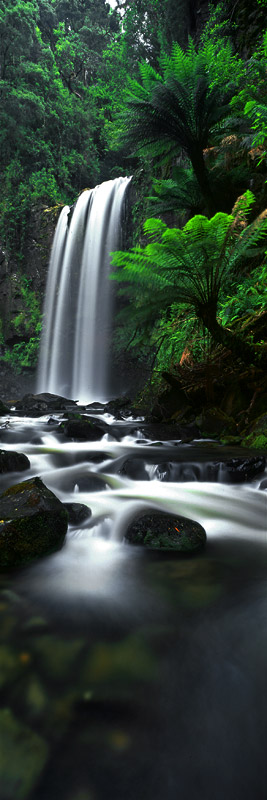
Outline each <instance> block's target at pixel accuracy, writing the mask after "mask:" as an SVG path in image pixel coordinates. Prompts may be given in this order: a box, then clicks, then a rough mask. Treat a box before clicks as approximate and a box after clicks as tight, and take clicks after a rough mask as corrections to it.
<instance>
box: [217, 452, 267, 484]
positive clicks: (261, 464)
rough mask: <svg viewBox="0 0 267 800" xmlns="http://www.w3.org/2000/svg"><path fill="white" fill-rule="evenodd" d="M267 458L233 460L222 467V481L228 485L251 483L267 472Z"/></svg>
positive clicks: (255, 457) (256, 457)
mask: <svg viewBox="0 0 267 800" xmlns="http://www.w3.org/2000/svg"><path fill="white" fill-rule="evenodd" d="M265 464H266V459H265V456H252V458H231V459H230V460H229V461H225V463H224V464H221V465H220V472H219V474H220V480H223V481H226V482H227V483H228V482H229V483H242V482H243V481H251V480H253V478H256V477H257V475H260V474H261V473H262V472H264V470H265Z"/></svg>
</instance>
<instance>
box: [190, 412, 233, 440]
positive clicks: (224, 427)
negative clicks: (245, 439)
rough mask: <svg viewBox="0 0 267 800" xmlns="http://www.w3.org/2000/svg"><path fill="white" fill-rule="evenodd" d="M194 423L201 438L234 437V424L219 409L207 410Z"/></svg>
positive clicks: (231, 418)
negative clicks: (223, 435)
mask: <svg viewBox="0 0 267 800" xmlns="http://www.w3.org/2000/svg"><path fill="white" fill-rule="evenodd" d="M196 423H197V425H198V427H199V429H200V431H201V433H202V434H203V436H217V437H219V436H220V434H221V433H222V434H224V433H225V434H230V435H232V434H233V435H234V434H235V433H236V427H237V426H236V423H235V421H234V419H233V417H229V416H228V414H225V412H224V411H222V410H221V409H220V408H216V407H215V408H208V409H206V410H205V411H203V413H202V414H200V415H199V416H198V417H197V418H196Z"/></svg>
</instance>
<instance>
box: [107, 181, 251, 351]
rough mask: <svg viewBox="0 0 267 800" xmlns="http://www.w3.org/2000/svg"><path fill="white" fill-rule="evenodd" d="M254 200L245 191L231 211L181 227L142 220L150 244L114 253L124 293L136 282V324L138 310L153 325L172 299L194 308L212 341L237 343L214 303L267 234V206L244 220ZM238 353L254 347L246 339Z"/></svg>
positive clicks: (190, 222) (134, 314)
mask: <svg viewBox="0 0 267 800" xmlns="http://www.w3.org/2000/svg"><path fill="white" fill-rule="evenodd" d="M253 203H254V197H253V195H252V193H251V192H250V191H247V192H246V194H245V195H244V196H243V197H241V198H239V200H238V201H237V203H236V205H235V207H234V209H233V212H232V214H231V215H229V214H224V213H222V212H219V213H217V214H215V216H213V217H212V218H211V219H210V220H209V219H207V217H204V216H203V215H196V216H194V217H192V218H191V219H190V220H189V221H188V222H187V223H186V225H185V226H184V227H183V228H182V229H179V228H168V227H167V225H166V224H165V223H164V222H162V221H161V220H159V219H149V220H147V221H146V223H145V225H144V231H145V233H146V234H147V236H148V237H149V239H150V242H149V244H147V245H146V246H145V247H135V248H133V249H132V250H130V251H129V252H117V253H115V254H114V256H113V261H112V263H113V265H114V266H116V267H117V272H116V273H114V274H113V278H115V279H116V280H118V281H119V282H126V284H127V285H126V288H125V294H126V296H127V295H128V296H130V297H131V296H132V294H133V291H132V290H133V287H136V286H137V290H136V306H135V307H133V308H132V314H133V316H134V317H135V318H136V321H137V324H138V323H140V321H142V313H143V314H144V317H143V319H144V320H145V321H146V324H148V323H149V322H150V324H152V325H153V324H155V321H156V320H157V319H158V318H159V317H160V316H161V315H162V312H164V311H168V309H170V308H171V307H172V305H173V303H174V302H176V303H183V304H186V305H187V306H188V307H189V308H191V309H194V312H195V314H196V317H197V318H198V320H200V322H201V323H202V324H203V326H204V327H205V328H206V329H207V330H208V331H209V332H210V333H211V335H212V336H213V338H214V339H215V341H217V342H221V343H223V344H228V346H229V347H230V349H234V348H235V344H236V343H235V341H234V338H233V336H232V334H231V335H229V334H228V331H227V329H223V328H222V326H220V325H218V322H217V312H218V303H219V299H220V297H221V294H222V292H223V291H224V292H226V291H227V288H228V290H229V288H230V287H232V286H234V285H235V284H237V282H238V276H239V275H240V270H241V268H242V265H243V264H244V261H246V259H248V258H249V259H251V258H253V256H255V255H258V254H259V251H261V250H262V247H263V241H264V238H265V239H266V235H267V211H265V212H263V213H262V214H261V215H260V216H259V217H257V218H256V220H254V221H253V222H252V223H250V225H248V224H247V219H248V216H249V214H250V212H251V208H252V206H253ZM265 246H266V245H265ZM129 284H130V286H129ZM148 303H149V310H148ZM238 346H240V341H239V342H238ZM240 355H243V356H244V358H247V357H248V358H250V359H252V360H253V351H252V350H251V348H250V347H249V346H247V347H246V345H245V344H244V343H243V344H242V349H241V352H240ZM254 356H255V354H254Z"/></svg>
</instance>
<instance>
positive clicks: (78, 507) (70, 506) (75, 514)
mask: <svg viewBox="0 0 267 800" xmlns="http://www.w3.org/2000/svg"><path fill="white" fill-rule="evenodd" d="M63 505H64V508H66V510H67V512H68V515H69V523H70V525H81V524H82V523H83V522H84V521H85V520H86V519H89V517H91V514H92V512H91V510H90V508H88V507H87V506H85V505H84V503H64V504H63Z"/></svg>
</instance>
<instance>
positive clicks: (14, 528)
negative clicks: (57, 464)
mask: <svg viewBox="0 0 267 800" xmlns="http://www.w3.org/2000/svg"><path fill="white" fill-rule="evenodd" d="M67 527H68V512H67V511H66V509H65V508H64V506H63V504H62V503H61V502H60V500H58V498H57V497H56V496H55V495H54V494H53V492H51V491H50V489H47V487H46V486H45V485H44V483H43V482H42V481H41V479H40V478H31V479H30V480H28V481H23V482H22V483H19V484H16V485H15V486H12V487H11V488H10V489H7V491H6V492H4V493H3V494H2V495H1V496H0V566H1V567H2V568H7V569H10V568H12V567H17V566H21V565H23V564H26V563H27V562H29V561H32V560H33V559H36V558H39V557H40V556H45V555H48V554H49V553H52V552H54V550H58V548H59V547H61V545H62V544H63V541H64V537H65V534H66V531H67Z"/></svg>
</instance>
